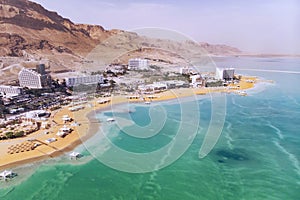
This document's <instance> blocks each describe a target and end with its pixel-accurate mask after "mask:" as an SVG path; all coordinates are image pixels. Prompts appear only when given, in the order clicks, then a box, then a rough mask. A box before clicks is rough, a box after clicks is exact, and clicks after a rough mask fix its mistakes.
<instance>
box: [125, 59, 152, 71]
mask: <svg viewBox="0 0 300 200" xmlns="http://www.w3.org/2000/svg"><path fill="white" fill-rule="evenodd" d="M148 66H149V61H148V60H147V59H141V58H134V59H129V61H128V69H129V70H146V69H148Z"/></svg>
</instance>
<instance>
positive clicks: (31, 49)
mask: <svg viewBox="0 0 300 200" xmlns="http://www.w3.org/2000/svg"><path fill="white" fill-rule="evenodd" d="M95 50H96V51H97V52H96V53H95ZM91 52H92V54H94V57H93V56H89V55H90V54H91ZM239 53H241V51H240V50H238V49H236V48H233V47H229V46H225V45H211V44H208V43H196V42H193V41H184V42H178V41H173V40H164V39H155V38H149V37H145V36H140V35H138V34H137V33H134V32H127V31H123V30H118V29H113V30H105V29H104V28H103V27H102V26H100V25H89V24H75V23H73V22H72V21H71V20H69V19H66V18H63V17H62V16H60V15H59V14H57V13H56V12H52V11H48V10H46V9H45V8H43V7H42V6H41V5H39V4H37V3H34V2H31V1H28V0H0V57H2V58H1V59H0V75H1V77H3V78H2V79H1V80H0V84H1V83H7V81H6V80H13V79H14V80H15V79H17V72H18V70H19V69H20V66H26V62H31V61H34V62H35V61H36V62H41V61H43V62H45V61H46V62H48V63H49V69H48V70H49V71H51V73H52V74H53V75H55V74H58V73H60V72H68V71H70V72H71V71H77V70H81V71H98V70H99V69H98V64H97V63H102V64H109V63H110V62H117V63H119V64H126V63H127V62H128V59H129V58H133V57H144V58H148V59H150V60H158V61H162V62H163V63H172V64H178V65H180V64H181V63H184V62H186V60H191V59H194V58H199V57H200V59H201V57H203V55H204V54H205V55H236V54H239ZM94 58H95V59H98V61H95V62H94V60H93V59H94ZM99 59H100V61H99ZM93 62H94V63H95V66H94V67H86V66H85V65H84V63H93ZM15 64H18V65H16V66H19V67H17V68H16V67H15V66H14V65H15ZM10 65H12V67H10ZM85 67H86V68H87V69H85Z"/></svg>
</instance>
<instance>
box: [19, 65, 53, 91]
mask: <svg viewBox="0 0 300 200" xmlns="http://www.w3.org/2000/svg"><path fill="white" fill-rule="evenodd" d="M38 71H39V72H42V71H40V70H38ZM18 78H19V84H20V86H21V87H28V88H33V89H41V88H44V87H47V86H49V85H50V83H51V77H50V76H49V75H48V74H45V73H38V72H37V71H35V70H32V69H26V68H23V69H22V70H21V71H20V72H19V74H18Z"/></svg>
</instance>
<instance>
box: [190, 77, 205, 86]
mask: <svg viewBox="0 0 300 200" xmlns="http://www.w3.org/2000/svg"><path fill="white" fill-rule="evenodd" d="M190 79H191V85H192V86H193V87H194V88H195V87H198V86H199V85H202V83H203V79H202V76H201V75H200V74H198V75H193V76H190Z"/></svg>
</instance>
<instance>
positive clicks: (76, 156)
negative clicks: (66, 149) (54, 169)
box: [69, 151, 81, 159]
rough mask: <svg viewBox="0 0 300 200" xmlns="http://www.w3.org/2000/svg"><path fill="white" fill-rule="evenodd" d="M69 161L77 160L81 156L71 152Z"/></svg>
mask: <svg viewBox="0 0 300 200" xmlns="http://www.w3.org/2000/svg"><path fill="white" fill-rule="evenodd" d="M69 156H70V158H71V159H77V158H79V157H80V156H81V154H80V153H78V152H75V151H73V152H72V153H70V154H69Z"/></svg>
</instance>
